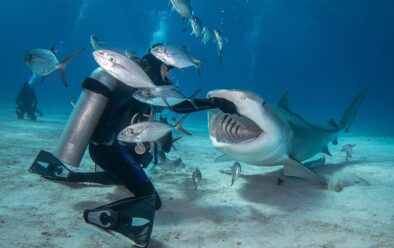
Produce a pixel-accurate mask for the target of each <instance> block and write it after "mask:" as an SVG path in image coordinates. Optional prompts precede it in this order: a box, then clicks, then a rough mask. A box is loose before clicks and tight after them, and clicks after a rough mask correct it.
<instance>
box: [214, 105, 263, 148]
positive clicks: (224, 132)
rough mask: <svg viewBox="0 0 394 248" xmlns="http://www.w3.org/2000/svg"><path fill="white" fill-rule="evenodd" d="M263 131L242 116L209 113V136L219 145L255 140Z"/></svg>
mask: <svg viewBox="0 0 394 248" xmlns="http://www.w3.org/2000/svg"><path fill="white" fill-rule="evenodd" d="M263 133H264V131H263V130H262V129H261V128H260V127H259V126H258V125H257V124H256V123H255V122H254V121H252V120H251V119H249V118H247V117H246V116H242V115H230V114H225V113H222V112H215V113H210V116H209V134H210V135H211V136H212V137H215V138H216V141H217V142H221V143H230V144H234V143H247V142H251V141H253V140H255V139H256V138H258V137H259V136H260V135H261V134H263Z"/></svg>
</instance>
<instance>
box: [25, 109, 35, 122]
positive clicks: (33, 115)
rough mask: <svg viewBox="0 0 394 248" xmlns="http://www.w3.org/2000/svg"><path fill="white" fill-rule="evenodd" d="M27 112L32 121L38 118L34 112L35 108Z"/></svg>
mask: <svg viewBox="0 0 394 248" xmlns="http://www.w3.org/2000/svg"><path fill="white" fill-rule="evenodd" d="M26 113H27V117H29V119H30V120H32V121H36V120H37V116H36V115H35V114H34V109H29V111H27V112H26Z"/></svg>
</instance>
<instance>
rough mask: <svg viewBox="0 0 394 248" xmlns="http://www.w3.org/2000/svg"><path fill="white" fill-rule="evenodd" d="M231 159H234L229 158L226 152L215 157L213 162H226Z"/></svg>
mask: <svg viewBox="0 0 394 248" xmlns="http://www.w3.org/2000/svg"><path fill="white" fill-rule="evenodd" d="M233 160H234V159H232V158H230V157H229V156H228V155H227V154H222V155H220V156H219V157H217V158H215V162H227V161H233Z"/></svg>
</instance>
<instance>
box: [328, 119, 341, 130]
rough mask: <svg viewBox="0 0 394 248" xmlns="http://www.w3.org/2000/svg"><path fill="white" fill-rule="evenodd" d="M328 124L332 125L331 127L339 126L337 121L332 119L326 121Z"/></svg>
mask: <svg viewBox="0 0 394 248" xmlns="http://www.w3.org/2000/svg"><path fill="white" fill-rule="evenodd" d="M328 124H329V125H330V126H332V127H335V128H339V125H338V123H337V122H336V121H335V120H334V119H330V120H329V121H328Z"/></svg>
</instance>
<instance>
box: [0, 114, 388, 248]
mask: <svg viewBox="0 0 394 248" xmlns="http://www.w3.org/2000/svg"><path fill="white" fill-rule="evenodd" d="M67 118H68V116H67V114H65V113H56V112H52V113H49V112H48V113H46V116H44V117H43V118H41V119H40V120H39V121H38V122H35V123H34V122H30V121H18V120H16V119H15V116H14V113H13V110H12V109H11V108H0V169H1V171H0V247H4V248H24V247H26V248H34V247H37V248H38V247H40V248H42V247H51V248H54V247H70V248H76V247H81V248H90V247H92V248H93V247H118V248H122V247H131V243H130V241H128V240H127V239H124V238H122V237H119V236H117V235H111V234H110V233H106V232H103V231H100V230H99V229H98V228H96V227H94V226H91V225H89V224H86V223H85V222H84V220H83V217H82V213H83V210H84V209H87V208H95V207H98V206H102V205H104V204H107V203H110V202H113V201H115V200H117V199H122V198H124V197H127V196H129V193H128V192H127V190H125V189H124V188H122V187H117V186H105V187H103V186H98V185H93V184H91V185H80V184H77V185H75V184H74V185H72V184H67V185H66V184H60V183H54V182H50V181H47V180H45V179H42V178H40V177H39V176H37V175H33V174H29V173H28V171H27V169H28V167H29V166H30V165H31V163H32V162H33V160H34V159H35V157H36V155H37V153H38V152H39V151H40V150H42V149H43V150H47V151H52V150H53V149H54V147H55V146H56V144H57V140H58V139H59V137H60V134H61V132H62V130H63V128H64V125H65V123H66V120H67ZM192 120H193V119H192V118H190V119H188V120H187V121H186V123H185V128H186V129H188V130H189V131H190V132H192V133H193V136H192V137H185V138H183V139H181V140H180V141H179V143H178V145H177V148H178V152H175V151H174V152H172V153H171V154H170V155H169V157H170V158H171V159H177V158H179V156H181V158H182V160H183V164H184V166H182V167H174V166H171V164H166V165H161V166H157V167H155V168H154V169H152V170H149V168H148V170H147V171H148V173H149V175H150V177H151V178H152V181H153V183H154V185H155V187H156V188H157V191H158V192H159V193H160V195H161V198H162V201H163V207H162V209H161V210H160V211H158V212H156V219H155V227H154V230H153V234H152V240H151V243H150V245H149V247H152V248H155V247H157V248H159V247H162V248H166V247H175V248H178V247H181V248H183V247H193V248H194V247H196V248H197V247H204V248H207V247H223V248H224V247H225V248H230V247H278V248H282V247H283V248H296V247H299V248H308V247H310V248H319V247H320V248H334V247H336V248H345V247H349V248H350V247H351V248H364V247H370V248H372V247H376V248H392V247H394V137H375V136H354V135H352V136H350V135H348V136H342V137H340V139H339V145H338V146H331V147H330V149H331V152H332V154H333V156H332V157H327V158H326V159H327V164H326V165H325V166H322V167H319V168H316V169H315V171H316V172H317V173H318V174H319V175H321V176H322V177H324V178H325V179H326V180H327V181H328V188H322V187H318V186H314V185H311V184H310V183H308V182H307V181H304V180H300V179H295V178H285V180H284V183H283V184H282V185H277V179H278V176H279V175H281V173H283V170H282V168H281V167H280V166H278V167H271V168H268V167H256V166H250V165H247V164H242V174H241V176H240V177H239V178H238V179H237V181H236V182H235V184H234V185H233V186H230V182H231V176H230V166H231V165H232V163H231V162H221V163H214V162H213V160H214V159H215V158H216V157H217V156H218V155H220V154H219V153H218V152H217V151H216V150H214V149H213V147H212V145H211V143H210V140H209V137H208V134H207V128H206V123H205V122H202V121H200V122H194V124H193V121H192ZM348 143H352V144H356V145H357V146H356V147H355V148H354V157H353V159H352V160H351V161H350V162H345V160H344V154H343V152H341V151H340V150H341V147H342V145H344V144H348ZM196 167H198V168H199V169H200V170H201V172H202V175H203V181H202V183H201V187H199V188H198V190H195V189H194V187H193V184H192V181H191V175H192V171H193V170H194V169H195V168H196ZM93 168H94V166H93V162H92V161H91V160H90V158H89V156H88V155H86V156H85V158H84V160H83V162H82V165H81V167H79V168H78V171H92V170H93Z"/></svg>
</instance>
